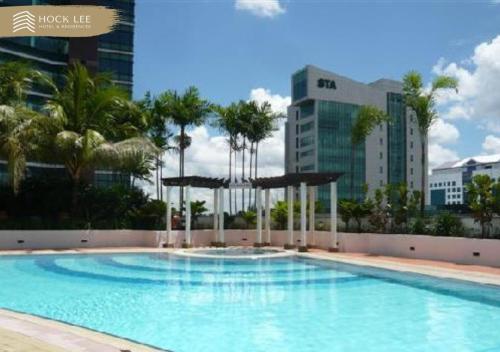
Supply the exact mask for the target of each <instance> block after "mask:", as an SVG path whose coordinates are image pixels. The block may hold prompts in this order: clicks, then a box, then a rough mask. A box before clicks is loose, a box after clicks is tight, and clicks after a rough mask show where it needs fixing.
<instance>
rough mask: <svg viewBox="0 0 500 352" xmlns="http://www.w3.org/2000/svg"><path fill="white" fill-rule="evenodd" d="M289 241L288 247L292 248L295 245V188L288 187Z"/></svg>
mask: <svg viewBox="0 0 500 352" xmlns="http://www.w3.org/2000/svg"><path fill="white" fill-rule="evenodd" d="M287 190H288V240H287V245H289V246H292V247H293V245H294V243H293V191H294V190H293V186H288V188H287Z"/></svg>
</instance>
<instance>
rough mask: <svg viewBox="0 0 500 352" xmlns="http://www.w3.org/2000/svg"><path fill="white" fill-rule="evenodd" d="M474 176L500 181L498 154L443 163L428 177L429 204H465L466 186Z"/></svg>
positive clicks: (499, 159)
mask: <svg viewBox="0 0 500 352" xmlns="http://www.w3.org/2000/svg"><path fill="white" fill-rule="evenodd" d="M475 175H488V176H490V177H491V178H492V179H493V180H494V181H499V180H500V154H495V155H480V156H474V157H470V158H465V159H462V160H458V161H451V162H447V163H444V164H442V165H440V166H438V167H437V168H435V169H433V170H432V175H430V176H429V191H428V197H427V199H428V200H429V203H430V204H431V205H434V206H442V205H455V204H466V203H467V189H466V186H467V184H468V183H470V182H471V180H472V178H473V177H474V176H475Z"/></svg>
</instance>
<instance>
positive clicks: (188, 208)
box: [185, 186, 191, 247]
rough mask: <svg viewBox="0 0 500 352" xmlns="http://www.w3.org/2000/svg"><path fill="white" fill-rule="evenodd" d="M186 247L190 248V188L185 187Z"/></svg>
mask: <svg viewBox="0 0 500 352" xmlns="http://www.w3.org/2000/svg"><path fill="white" fill-rule="evenodd" d="M185 202H186V246H188V247H189V246H191V186H186V200H185Z"/></svg>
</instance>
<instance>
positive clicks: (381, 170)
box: [379, 166, 384, 174]
mask: <svg viewBox="0 0 500 352" xmlns="http://www.w3.org/2000/svg"><path fill="white" fill-rule="evenodd" d="M379 172H380V173H381V174H383V173H384V167H383V166H380V167H379Z"/></svg>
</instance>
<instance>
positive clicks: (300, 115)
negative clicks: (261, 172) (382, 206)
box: [285, 65, 427, 207]
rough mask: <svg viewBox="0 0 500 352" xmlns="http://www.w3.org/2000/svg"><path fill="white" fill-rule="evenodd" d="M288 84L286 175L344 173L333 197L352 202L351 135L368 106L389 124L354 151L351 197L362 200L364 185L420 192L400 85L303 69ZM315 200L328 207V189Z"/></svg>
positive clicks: (415, 141)
mask: <svg viewBox="0 0 500 352" xmlns="http://www.w3.org/2000/svg"><path fill="white" fill-rule="evenodd" d="M291 83H292V84H291V90H292V104H291V105H290V106H289V108H288V119H287V122H286V136H285V140H286V142H285V143H286V146H285V169H286V172H287V173H301V172H343V173H344V175H343V176H342V177H341V178H340V179H339V181H338V197H339V199H342V198H351V195H350V175H351V174H350V160H351V149H352V148H351V130H352V126H353V123H354V121H355V119H356V117H357V112H358V111H359V109H360V107H361V106H363V105H373V106H376V107H378V108H379V109H381V110H383V111H385V112H386V113H387V114H388V115H389V116H390V123H384V124H382V125H381V126H377V127H376V128H375V129H374V130H373V131H372V133H371V134H370V135H369V136H368V137H367V138H366V141H365V142H364V143H362V144H360V145H358V146H356V148H355V152H354V194H353V196H354V198H356V199H360V198H362V197H363V188H364V187H363V186H364V184H367V185H368V187H369V192H373V191H374V190H375V189H377V188H379V187H383V186H384V185H385V184H387V183H392V184H395V183H402V182H404V183H406V184H407V185H408V187H409V189H410V190H420V188H421V163H420V160H421V150H420V137H419V132H418V126H417V121H416V118H415V116H413V112H411V111H410V109H408V108H407V107H406V106H405V104H404V101H403V95H402V83H401V82H398V81H393V80H389V79H380V80H377V81H375V82H373V83H369V84H365V83H361V82H357V81H355V80H352V79H349V78H346V77H343V76H340V75H338V74H336V73H333V72H329V71H326V70H323V69H320V68H317V67H314V66H311V65H308V66H306V67H305V68H303V69H301V70H299V71H297V72H295V73H294V74H293V75H292V82H291ZM425 174H427V172H426V173H425ZM316 199H318V200H320V201H321V202H322V203H323V204H324V205H325V206H326V207H327V206H328V204H329V199H330V194H329V190H328V189H327V188H321V187H320V188H319V190H318V194H317V195H316Z"/></svg>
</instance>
